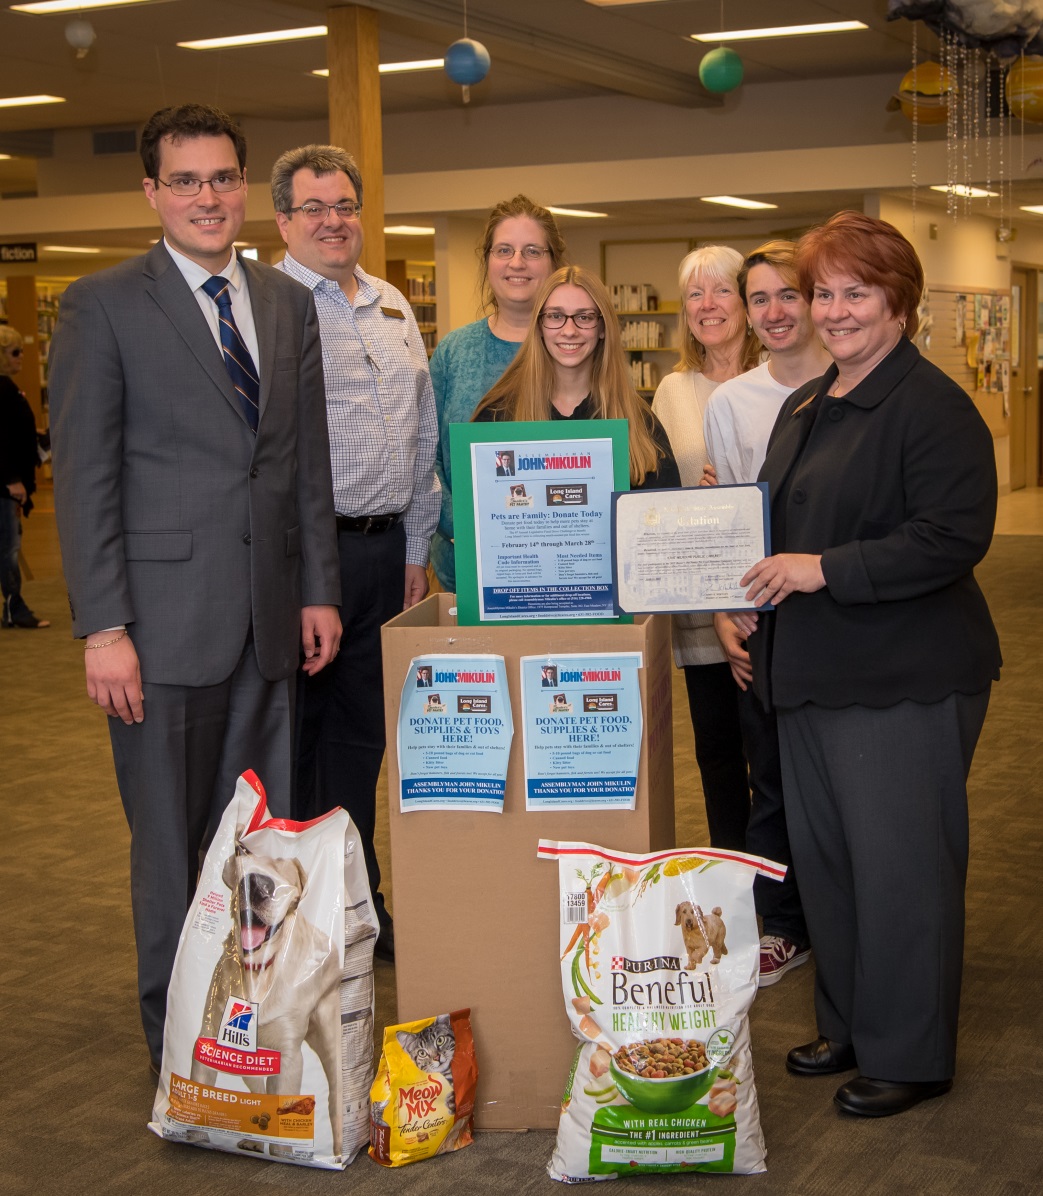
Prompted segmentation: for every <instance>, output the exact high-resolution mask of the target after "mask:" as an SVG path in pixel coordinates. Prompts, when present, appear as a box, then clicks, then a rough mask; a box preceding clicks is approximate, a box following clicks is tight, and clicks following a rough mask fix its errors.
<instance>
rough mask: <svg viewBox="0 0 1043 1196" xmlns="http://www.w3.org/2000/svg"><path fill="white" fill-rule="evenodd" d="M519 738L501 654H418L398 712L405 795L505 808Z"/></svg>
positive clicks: (404, 805)
mask: <svg viewBox="0 0 1043 1196" xmlns="http://www.w3.org/2000/svg"><path fill="white" fill-rule="evenodd" d="M513 737H514V720H513V717H512V715H511V702H510V696H509V694H508V692H507V673H506V669H505V667H504V662H503V657H502V656H492V655H481V654H479V655H471V656H462V655H449V656H439V655H434V654H431V655H425V656H415V657H413V659H412V661H411V662H410V665H409V670H408V671H407V673H406V678H405V681H404V682H403V685H402V701H401V703H400V705H399V713H398V771H399V777H400V783H399V800H400V802H401V810H402V813H403V814H406V813H408V812H409V811H411V810H485V811H487V812H490V813H493V814H502V813H503V799H504V794H505V792H506V790H507V762H508V760H509V758H510V754H511V740H512V739H513Z"/></svg>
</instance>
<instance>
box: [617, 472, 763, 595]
mask: <svg viewBox="0 0 1043 1196" xmlns="http://www.w3.org/2000/svg"><path fill="white" fill-rule="evenodd" d="M612 516H613V518H612V525H613V526H612V564H613V579H614V583H615V587H616V602H617V609H618V610H619V611H621V612H626V613H627V614H656V613H663V614H666V613H672V614H676V613H682V612H694V611H719V610H721V611H726V610H754V609H758V610H770V609H771V606H770V604H766V605H765V606H761V607H754V604H753V603H752V602H749V601H747V599H746V587H745V586H740V585H739V578H741V577H742V576H743V575H744V574H745V573H746V571H747V570H748V569H749V568H750V567H751V565H755V564H756V563H757V562H758V561H759V560H761V559H762V558H763V557H766V556H769V555H770V553H771V544H770V524H769V512H768V487H767V484H766V483H765V482H751V483H749V484H747V485H741V486H700V487H687V488H684V489H680V490H635V491H632V492H631V493H628V494H618V495H616V497H615V502H614V505H613V508H612Z"/></svg>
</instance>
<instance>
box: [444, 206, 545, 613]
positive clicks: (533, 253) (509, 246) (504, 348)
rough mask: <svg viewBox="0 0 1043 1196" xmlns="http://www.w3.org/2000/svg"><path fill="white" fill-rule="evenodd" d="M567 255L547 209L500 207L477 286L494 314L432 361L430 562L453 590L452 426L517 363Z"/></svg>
mask: <svg viewBox="0 0 1043 1196" xmlns="http://www.w3.org/2000/svg"><path fill="white" fill-rule="evenodd" d="M564 260H565V242H564V241H563V240H562V238H561V233H560V232H559V231H558V226H557V224H556V223H555V221H554V217H553V216H552V215H551V214H550V212H548V211H547V209H546V208H543V207H540V205H539V204H537V203H533V201H532V200H531V199H529V198H528V197H527V196H525V195H516V196H515V197H514V198H513V199H508V200H504V202H503V203H499V204H497V205H496V207H495V208H493V210H492V211H491V212H490V213H489V218H488V219H487V220H486V222H485V233H484V235H483V236H482V240H481V241H480V242H479V245H478V261H479V266H478V289H479V291H480V293H481V296H482V306H483V308H484V309H485V310H488V309H490V308H491V309H492V311H491V314H490V315H489V316H487V317H486V318H484V319H481V320H477V321H475V323H473V324H466V325H464V327H463V328H457V329H456V330H455V331H454V332H450V334H449V335H448V336H447V337H446V338H445V339H444V340H442V341H440V342H439V344H438V348H437V349H435V352H434V356H433V357H432V358H431V381H432V382H433V383H434V388H435V404H436V407H437V410H438V453H437V456H436V458H435V473H436V475H437V477H438V481H439V483H440V484H441V487H442V514H441V518H440V520H439V523H438V530H437V531H436V532H435V535H434V538H433V539H432V541H431V564H432V565H433V566H434V570H435V573H436V574H437V575H438V580H439V581H440V582H441V583H442V585H443V586H444V587H445V589H446V590H448V591H449V592H450V593H455V592H456V568H455V559H454V555H453V490H452V479H451V471H450V462H449V425H450V424H461V423H467V422H468V420H470V418H471V416H472V415H473V413H474V409H475V408H476V407H477V406H478V403H479V400H480V399H481V398H482V396H483V395H484V394H485V393H486V391H488V390H489V388H490V387H491V386H492V385H493V383H495V382H496V381H497V380H498V379H499V377H500V375H501V374H502V373H503V372H504V370H505V369H506V368H507V367H508V366H509V365H510V364H511V362H512V361H513V360H514V355H515V353H517V351H518V346H519V345H520V344H521V343H522V341H523V340H524V339H525V334H526V332H527V331H528V328H529V323H530V321H531V318H532V311H533V305H534V303H535V301H536V294H537V292H538V291H539V289H540V287H541V286H542V284H543V282H544V280H545V279H547V278H549V277H550V275H551V274H553V273H554V271H555V270H556V269H557V268H558V267H559V266H560V265H562V264H563V263H564Z"/></svg>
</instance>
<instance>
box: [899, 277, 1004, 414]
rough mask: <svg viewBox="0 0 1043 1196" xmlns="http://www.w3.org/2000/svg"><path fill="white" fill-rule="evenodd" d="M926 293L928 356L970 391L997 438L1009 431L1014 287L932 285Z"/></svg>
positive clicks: (923, 335) (920, 339) (922, 337)
mask: <svg viewBox="0 0 1043 1196" xmlns="http://www.w3.org/2000/svg"><path fill="white" fill-rule="evenodd" d="M925 296H926V312H925V305H924V304H921V308H920V316H921V326H922V327H921V331H920V333H918V335H917V338H916V343H917V344H918V345H919V346H920V349H921V351H922V352H923V355H924V356H925V357H926V358H927V359H928V361H931V362H933V363H934V364H935V365H936V366H938V368H939V369H941V370H944V371H945V373H946V374H948V375H949V377H950V378H952V379H953V381H954V382H956V383H957V384H958V385H959V386H961V387H962V388H963V389H964V390H965V391H966V392H967V393H968V394H969V395H970V397H971V398H972V399H973V400H974V404H975V406H976V407H977V408H978V410H979V411H980V412H981V414H982V417H983V418H984V420H985V422H986V423H987V424H988V426H989V430H990V432H991V433H992V435H993V437H994V438H996V437H1000V436H1008V435H1009V434H1010V387H1011V368H1012V348H1014V347H1015V339H1016V337H1017V328H1016V323H1017V319H1016V313H1015V311H1014V309H1013V304H1012V301H1011V293H1010V291H996V290H984V289H982V288H980V287H966V288H958V287H937V286H930V287H928V289H927V291H926V292H925ZM925 314H926V317H927V318H926V320H925V319H924V316H925ZM924 324H926V326H927V328H926V332H925V331H924V328H923V325H924Z"/></svg>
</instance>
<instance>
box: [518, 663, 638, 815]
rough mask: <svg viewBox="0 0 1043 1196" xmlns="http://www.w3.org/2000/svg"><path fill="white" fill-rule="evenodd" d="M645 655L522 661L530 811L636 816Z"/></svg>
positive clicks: (528, 804) (526, 789)
mask: <svg viewBox="0 0 1043 1196" xmlns="http://www.w3.org/2000/svg"><path fill="white" fill-rule="evenodd" d="M641 664H642V658H641V653H640V652H613V653H606V652H577V653H568V654H557V655H552V656H523V657H522V658H521V692H522V727H523V731H524V740H525V808H526V809H527V810H580V809H582V810H632V809H633V808H634V804H635V801H636V797H637V768H638V763H639V761H640V759H641V725H642V723H641V689H640V686H639V684H638V673H637V671H638V669H639V668H640V667H641Z"/></svg>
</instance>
